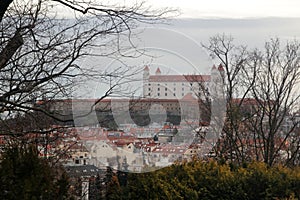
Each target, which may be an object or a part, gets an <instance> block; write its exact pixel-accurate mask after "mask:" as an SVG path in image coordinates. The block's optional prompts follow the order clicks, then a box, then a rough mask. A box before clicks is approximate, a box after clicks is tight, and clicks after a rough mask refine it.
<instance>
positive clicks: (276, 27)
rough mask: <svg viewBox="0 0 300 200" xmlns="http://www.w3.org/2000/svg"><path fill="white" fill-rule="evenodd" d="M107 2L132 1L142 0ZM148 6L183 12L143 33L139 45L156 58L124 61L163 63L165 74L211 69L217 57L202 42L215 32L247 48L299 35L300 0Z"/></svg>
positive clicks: (171, 0)
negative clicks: (228, 36) (211, 56)
mask: <svg viewBox="0 0 300 200" xmlns="http://www.w3.org/2000/svg"><path fill="white" fill-rule="evenodd" d="M101 2H103V1H101ZM107 2H109V3H111V4H113V3H116V2H118V3H119V4H120V5H124V4H125V5H127V6H130V5H131V3H134V2H140V1H133V0H125V1H124V0H123V1H122V0H114V1H112V0H111V1H108V0H107ZM104 3H105V2H104ZM146 5H149V6H152V7H153V8H162V7H172V8H178V9H180V11H181V15H180V16H178V17H176V19H174V20H171V21H170V24H169V25H154V27H147V28H146V29H145V30H143V31H142V32H141V33H139V35H138V38H139V40H138V42H137V44H138V45H137V46H138V48H141V49H146V52H147V55H151V56H152V57H149V56H141V57H139V58H135V59H129V58H128V59H127V58H123V60H122V62H124V63H127V64H128V63H129V65H135V66H141V68H142V67H143V66H144V64H147V63H150V69H151V73H154V71H155V70H156V68H157V67H160V68H161V70H162V73H163V74H181V75H182V74H191V73H201V74H202V73H205V74H209V73H210V69H211V67H212V65H213V64H218V63H219V61H214V60H212V59H211V58H210V56H209V55H208V53H207V52H206V51H205V50H204V49H203V48H202V46H201V44H202V43H204V44H205V43H206V44H207V43H208V40H209V38H210V37H211V36H214V35H216V34H226V35H231V36H232V37H233V38H234V39H235V43H236V44H243V45H247V46H248V47H249V48H255V47H259V48H263V46H264V42H265V41H268V40H269V39H270V38H274V37H279V38H280V39H281V41H282V43H285V42H286V40H293V39H298V40H299V39H300V11H299V8H300V0H260V1H259V0H251V1H249V0H248V1H242V0H226V1H224V0H205V1H203V0H200V1H199V0H185V1H183V0H146ZM144 26H145V25H142V26H141V27H140V28H141V29H144V28H145V27H144ZM96 63H102V65H101V68H102V69H101V70H103V69H108V68H111V66H112V65H114V64H116V65H119V63H118V62H115V61H114V60H108V61H107V60H101V61H97V62H96ZM111 63H113V64H111ZM139 77H142V74H140V75H139ZM134 85H141V84H136V83H134ZM100 88H101V86H100ZM101 90H102V89H101ZM96 93H97V92H96Z"/></svg>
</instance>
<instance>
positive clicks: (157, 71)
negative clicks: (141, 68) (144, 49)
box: [155, 67, 161, 75]
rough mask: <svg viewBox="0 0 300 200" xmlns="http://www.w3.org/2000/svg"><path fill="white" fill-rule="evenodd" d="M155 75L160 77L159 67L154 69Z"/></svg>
mask: <svg viewBox="0 0 300 200" xmlns="http://www.w3.org/2000/svg"><path fill="white" fill-rule="evenodd" d="M155 75H161V71H160V69H159V67H158V68H157V69H156V72H155Z"/></svg>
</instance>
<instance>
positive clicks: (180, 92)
mask: <svg viewBox="0 0 300 200" xmlns="http://www.w3.org/2000/svg"><path fill="white" fill-rule="evenodd" d="M223 74H224V68H223V66H222V65H221V64H220V65H219V66H218V68H217V67H216V66H215V65H214V66H213V67H212V71H211V75H163V74H162V73H161V70H160V68H157V69H156V72H155V75H150V69H149V67H148V66H146V67H145V68H144V72H143V96H144V98H156V99H181V98H183V97H184V96H186V95H187V94H192V95H193V96H195V97H203V95H207V94H208V93H209V92H210V93H211V94H212V93H214V92H216V91H214V90H216V89H217V88H216V87H218V88H220V83H222V82H223V81H222V80H221V76H222V75H223ZM220 75H221V76H220ZM211 83H212V84H213V85H212V86H211V87H209V86H210V84H211ZM221 85H223V84H221ZM209 88H211V90H212V91H209Z"/></svg>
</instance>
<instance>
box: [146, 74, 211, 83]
mask: <svg viewBox="0 0 300 200" xmlns="http://www.w3.org/2000/svg"><path fill="white" fill-rule="evenodd" d="M209 81H210V75H159V76H158V75H151V76H150V77H149V82H209Z"/></svg>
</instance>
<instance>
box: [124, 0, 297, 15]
mask: <svg viewBox="0 0 300 200" xmlns="http://www.w3.org/2000/svg"><path fill="white" fill-rule="evenodd" d="M119 2H125V3H127V2H135V1H133V0H127V1H119ZM137 2H138V1H137ZM146 2H147V4H148V5H152V6H154V7H174V8H179V9H180V10H181V12H182V15H181V16H180V17H192V18H203V17H205V18H207V17H213V18H214V17H226V18H245V17H251V18H252V17H255V18H256V17H300V12H299V8H300V1H299V0H251V1H250V0H247V1H243V0H226V1H225V0H184V1H183V0H146Z"/></svg>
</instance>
